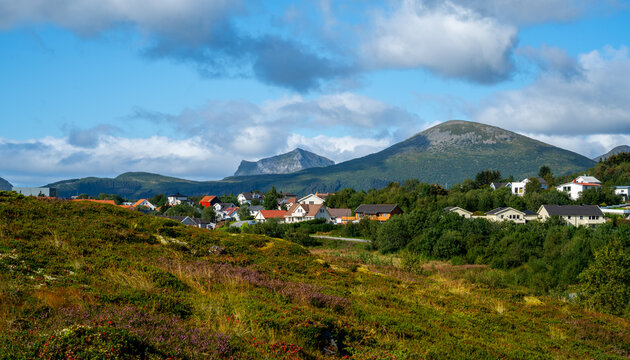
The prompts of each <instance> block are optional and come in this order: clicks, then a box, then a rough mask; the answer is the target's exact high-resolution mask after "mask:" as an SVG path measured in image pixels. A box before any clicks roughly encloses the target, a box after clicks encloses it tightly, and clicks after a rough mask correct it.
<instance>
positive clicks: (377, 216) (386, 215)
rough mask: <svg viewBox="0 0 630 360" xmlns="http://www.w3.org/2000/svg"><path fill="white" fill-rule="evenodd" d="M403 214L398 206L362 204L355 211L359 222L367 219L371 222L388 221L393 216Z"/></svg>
mask: <svg viewBox="0 0 630 360" xmlns="http://www.w3.org/2000/svg"><path fill="white" fill-rule="evenodd" d="M402 213H403V211H402V210H401V209H400V208H399V207H398V205H396V204H361V205H359V207H357V209H356V210H355V211H354V216H355V218H356V219H357V220H361V219H363V218H364V217H367V218H368V219H370V220H377V221H387V220H389V219H390V218H391V217H392V216H393V215H399V214H402Z"/></svg>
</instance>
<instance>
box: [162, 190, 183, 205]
mask: <svg viewBox="0 0 630 360" xmlns="http://www.w3.org/2000/svg"><path fill="white" fill-rule="evenodd" d="M166 199H167V201H168V205H170V206H175V205H181V204H182V203H188V196H186V195H182V194H180V193H177V194H173V195H169V196H167V198H166Z"/></svg>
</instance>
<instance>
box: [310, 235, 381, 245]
mask: <svg viewBox="0 0 630 360" xmlns="http://www.w3.org/2000/svg"><path fill="white" fill-rule="evenodd" d="M311 237H314V238H319V239H331V240H342V241H353V242H363V243H366V242H368V240H365V239H353V238H344V237H333V236H326V235H311Z"/></svg>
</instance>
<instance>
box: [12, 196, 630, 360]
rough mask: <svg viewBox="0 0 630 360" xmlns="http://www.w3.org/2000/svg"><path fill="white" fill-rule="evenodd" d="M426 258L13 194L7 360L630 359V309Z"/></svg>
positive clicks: (482, 269) (111, 207) (108, 207)
mask: <svg viewBox="0 0 630 360" xmlns="http://www.w3.org/2000/svg"><path fill="white" fill-rule="evenodd" d="M217 247H218V248H217ZM210 250H212V251H210ZM367 254H370V255H367ZM423 268H424V271H423V272H421V273H420V275H418V274H417V273H409V272H407V271H405V270H404V269H403V266H402V265H401V261H400V259H398V258H397V257H396V256H387V257H385V256H381V255H378V254H373V253H370V252H369V251H367V250H365V249H363V248H362V247H361V246H357V245H348V246H343V245H342V246H338V247H337V248H336V249H330V250H327V249H321V248H318V249H306V248H303V247H301V246H299V245H297V244H294V243H291V242H287V241H284V240H280V239H271V238H267V237H264V236H256V235H231V234H226V233H223V232H212V231H207V230H203V229H195V228H190V227H185V226H183V225H180V224H176V223H174V222H172V221H169V220H165V219H160V218H155V217H151V216H146V215H141V214H138V213H134V212H131V211H128V210H125V209H120V208H116V207H113V206H108V205H100V204H90V203H70V202H63V201H53V200H38V199H34V198H24V197H21V196H17V195H9V194H8V193H0V358H1V359H5V358H6V359H9V358H33V357H42V358H71V355H73V354H74V356H76V354H83V356H84V357H92V358H112V357H113V358H116V357H118V358H135V357H141V356H144V357H146V358H156V359H158V358H159V359H161V358H168V357H174V358H235V359H241V358H245V359H247V358H249V359H266V358H269V359H272V358H285V359H296V358H297V359H323V358H331V359H332V358H343V357H346V356H347V357H348V358H353V359H388V358H389V359H442V358H452V359H488V358H504V359H529V358H534V359H536V358H540V359H548V358H557V359H576V358H587V359H588V358H590V359H608V358H619V359H622V358H627V357H628V356H630V345H629V344H630V331H629V330H630V322H629V321H628V320H627V319H623V318H620V317H615V316H611V315H606V314H601V313H597V312H592V311H588V310H585V309H583V308H581V307H580V306H578V305H575V304H572V303H568V302H566V301H562V300H560V299H555V298H551V297H545V296H536V297H534V296H533V295H532V294H530V293H528V292H527V291H526V290H525V289H519V288H499V289H496V288H492V287H489V286H487V285H485V284H484V283H478V282H475V279H478V278H480V277H479V276H478V274H483V273H484V272H487V271H490V270H488V269H487V268H485V267H470V266H451V265H448V264H445V263H432V264H429V265H427V266H425V267H423ZM471 273H474V274H476V275H475V276H471ZM136 318H138V319H139V320H134V319H136ZM165 324H168V326H166V325H165ZM180 336H181V337H182V338H183V339H184V340H185V341H179V340H178V339H179V337H180ZM200 339H201V340H200ZM204 339H210V341H209V344H206V343H204V342H203V341H204ZM176 340H177V341H176ZM332 340H334V342H335V343H336V352H337V353H336V354H335V355H326V354H324V353H323V352H322V349H323V348H325V347H327V348H329V349H330V348H332V346H331V341H332ZM178 344H184V345H178ZM204 344H205V345H204ZM201 347H203V349H202V350H203V351H198V350H199V349H200V348H201Z"/></svg>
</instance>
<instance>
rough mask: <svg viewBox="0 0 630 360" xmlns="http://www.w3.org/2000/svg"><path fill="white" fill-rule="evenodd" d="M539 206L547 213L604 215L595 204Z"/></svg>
mask: <svg viewBox="0 0 630 360" xmlns="http://www.w3.org/2000/svg"><path fill="white" fill-rule="evenodd" d="M540 208H541V209H542V208H544V209H545V210H547V213H548V214H549V215H558V216H563V215H586V216H604V213H603V212H602V210H601V209H600V208H599V206H597V205H542V206H541V207H540ZM538 212H540V210H538Z"/></svg>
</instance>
